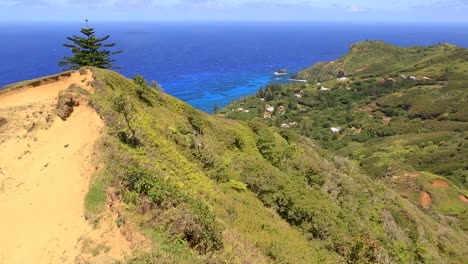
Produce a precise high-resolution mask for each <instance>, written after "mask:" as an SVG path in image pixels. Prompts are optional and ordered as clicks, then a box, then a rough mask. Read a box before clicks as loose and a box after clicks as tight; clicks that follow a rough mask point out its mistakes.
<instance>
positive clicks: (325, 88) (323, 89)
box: [320, 86, 330, 91]
mask: <svg viewBox="0 0 468 264" xmlns="http://www.w3.org/2000/svg"><path fill="white" fill-rule="evenodd" d="M320 91H330V88H327V87H323V86H322V88H320Z"/></svg>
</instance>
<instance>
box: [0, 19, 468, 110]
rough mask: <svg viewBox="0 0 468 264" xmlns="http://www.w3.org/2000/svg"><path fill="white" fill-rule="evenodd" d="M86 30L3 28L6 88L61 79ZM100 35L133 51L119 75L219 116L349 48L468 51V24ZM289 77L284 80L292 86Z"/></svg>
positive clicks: (168, 27)
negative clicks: (72, 38) (69, 42)
mask: <svg viewBox="0 0 468 264" xmlns="http://www.w3.org/2000/svg"><path fill="white" fill-rule="evenodd" d="M81 26H82V25H81V24H70V23H69V24H63V23H61V24H58V23H54V24H52V23H49V24H46V23H44V24H26V23H23V24H18V23H17V24H1V25H0V38H1V39H2V40H3V41H2V42H0V58H1V61H0V87H1V86H3V85H6V84H9V83H13V82H17V81H21V80H25V79H31V78H36V77H40V76H43V75H48V74H53V73H56V72H58V71H60V70H61V69H60V68H59V67H58V66H56V63H57V61H59V60H60V58H61V57H62V56H63V55H66V54H68V51H67V49H66V48H64V47H62V46H61V44H62V43H64V42H65V37H66V36H69V35H72V34H78V32H79V28H80V27H81ZM91 26H92V27H94V28H95V29H96V32H97V34H98V35H102V34H104V33H105V34H111V39H110V40H111V41H114V42H116V43H117V44H118V45H117V47H118V48H121V49H123V50H124V51H125V52H124V53H122V54H120V55H117V56H116V57H115V59H116V60H117V63H116V65H118V66H121V67H122V69H121V70H118V71H119V72H120V73H122V74H124V75H125V76H127V77H132V76H133V75H134V74H141V75H143V76H144V77H145V78H146V79H147V80H156V81H158V82H159V83H160V84H161V85H162V86H163V88H164V90H165V91H166V92H168V93H170V94H172V95H174V96H176V97H178V98H180V99H182V100H184V101H186V102H188V103H190V104H192V105H193V106H195V107H197V108H199V109H201V110H204V111H206V112H211V111H212V109H213V105H214V104H215V103H217V104H218V105H219V106H220V107H223V106H225V105H226V104H228V103H229V102H230V101H232V100H234V99H236V98H239V97H242V96H246V95H248V94H251V93H254V92H255V91H257V90H258V89H259V88H260V87H261V86H264V85H265V84H267V83H268V82H272V81H277V80H275V78H277V76H274V75H273V72H274V71H276V70H278V69H281V68H286V69H288V70H289V72H290V73H295V72H297V71H299V70H300V69H302V68H305V67H309V66H311V65H313V64H314V63H316V62H318V61H328V60H333V59H336V58H337V57H339V56H341V55H343V54H345V53H346V52H347V50H348V47H349V45H351V44H352V43H354V42H357V41H363V40H383V41H386V42H389V43H392V44H396V45H401V46H414V45H434V44H437V43H439V42H450V43H453V44H456V45H459V46H463V47H468V35H466V34H464V32H467V29H468V25H455V24H437V25H423V24H351V23H240V22H239V23H227V22H226V23H176V22H171V23H105V24H91ZM287 78H288V76H284V80H282V81H285V80H286V79H287Z"/></svg>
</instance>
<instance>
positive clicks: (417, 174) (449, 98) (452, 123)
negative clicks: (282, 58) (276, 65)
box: [221, 42, 468, 235]
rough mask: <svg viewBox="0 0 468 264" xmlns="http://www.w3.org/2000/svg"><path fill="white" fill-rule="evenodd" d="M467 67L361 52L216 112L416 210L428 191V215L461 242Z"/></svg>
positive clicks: (403, 52)
mask: <svg viewBox="0 0 468 264" xmlns="http://www.w3.org/2000/svg"><path fill="white" fill-rule="evenodd" d="M390 58H391V59H390ZM467 61H468V51H467V50H465V49H461V48H457V47H455V46H451V45H448V44H441V45H437V46H432V47H414V48H407V49H405V48H399V47H394V46H391V45H388V44H384V43H381V42H363V43H358V44H355V45H353V46H352V47H351V50H350V53H349V54H347V55H346V56H344V57H342V58H340V59H338V60H336V61H334V62H330V63H320V64H318V65H315V66H314V67H312V68H311V69H308V70H304V71H303V72H300V73H299V74H297V76H296V78H305V79H307V80H308V81H309V82H308V84H303V83H301V84H297V83H292V84H287V85H279V84H270V85H267V86H266V87H265V88H262V89H260V91H259V92H258V93H257V94H255V95H253V96H250V97H246V98H243V99H241V100H238V101H235V102H233V103H232V104H231V105H230V106H228V107H227V108H226V109H224V110H222V111H221V113H222V114H223V115H225V116H227V117H230V118H235V119H241V120H257V121H258V122H262V123H264V124H266V125H268V126H271V127H277V129H279V131H280V134H282V135H287V136H290V135H294V136H295V137H297V135H301V136H304V137H307V138H310V139H312V140H314V142H317V143H318V144H319V145H321V147H323V148H325V149H328V150H329V151H331V152H332V153H336V154H337V155H339V156H345V157H348V158H351V159H352V160H354V161H356V163H357V164H359V165H360V167H361V169H363V170H364V171H365V173H366V174H367V175H369V176H370V177H371V178H373V179H374V180H376V181H378V182H380V183H383V184H385V185H386V186H388V187H390V188H392V189H394V190H395V191H397V193H399V194H400V195H401V197H403V198H404V199H406V200H407V201H409V202H411V203H413V204H414V205H416V206H421V205H420V194H421V192H423V191H424V192H427V193H428V194H429V195H430V196H431V198H432V205H431V206H430V209H429V210H428V211H426V213H427V214H428V215H430V216H431V217H432V218H434V219H436V220H438V221H441V220H443V219H445V220H443V221H446V220H447V219H450V220H449V222H448V223H445V224H446V225H449V226H451V227H455V228H457V229H461V230H463V231H461V232H462V233H463V234H464V235H466V233H465V232H466V231H467V230H468V212H467V204H466V194H467V191H466V190H467V187H468V173H467V171H468V147H467V146H466V139H467V136H468V134H467V133H468V132H467V130H468V116H467V113H468V109H467V105H468V104H467V99H468V93H467V87H468V63H467ZM363 67H366V69H363ZM317 81H320V83H317ZM311 82H312V83H311ZM240 108H241V109H248V110H249V111H248V112H246V111H239V110H238V109H240ZM437 181H442V182H444V183H445V184H444V186H443V187H442V188H441V187H440V186H439V187H435V182H437ZM464 198H465V199H464ZM443 221H442V222H443Z"/></svg>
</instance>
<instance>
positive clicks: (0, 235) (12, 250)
mask: <svg viewBox="0 0 468 264" xmlns="http://www.w3.org/2000/svg"><path fill="white" fill-rule="evenodd" d="M91 79H92V76H91V73H90V72H88V74H86V75H80V74H79V73H78V72H76V73H73V74H72V75H71V76H70V77H68V78H64V79H61V80H58V81H57V82H54V83H49V84H45V85H42V86H38V87H25V88H22V89H19V90H14V91H10V92H7V93H4V94H0V116H2V117H5V118H6V120H7V124H6V125H3V126H2V127H0V132H1V133H0V264H16V263H18V264H19V263H39V264H41V263H74V262H75V258H76V257H77V256H78V255H79V253H80V250H81V249H80V247H79V246H78V241H79V239H80V238H82V236H83V235H84V234H86V233H88V232H90V231H91V229H92V228H91V227H90V225H89V224H88V223H86V221H85V219H84V208H83V201H84V196H85V194H86V192H87V190H88V184H89V178H90V175H91V174H92V173H93V172H94V171H95V167H94V165H93V159H94V157H95V156H94V143H95V142H96V140H97V139H98V138H99V137H100V134H101V131H102V128H103V127H104V125H103V122H102V120H101V119H100V117H99V116H98V115H97V113H96V112H95V111H94V110H92V109H91V108H89V107H88V106H86V105H81V106H79V107H77V108H76V109H75V111H74V112H73V114H72V115H71V117H70V118H69V119H68V120H67V121H65V122H64V121H62V120H61V119H60V118H58V117H57V116H56V115H55V114H54V107H55V103H56V97H57V94H58V93H59V91H61V90H64V89H67V88H68V86H69V85H70V84H73V83H76V84H79V85H82V86H85V83H86V81H87V80H91ZM83 80H86V81H83ZM87 88H88V89H90V88H89V86H88V87H87Z"/></svg>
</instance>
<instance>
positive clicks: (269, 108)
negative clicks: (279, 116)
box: [266, 106, 275, 113]
mask: <svg viewBox="0 0 468 264" xmlns="http://www.w3.org/2000/svg"><path fill="white" fill-rule="evenodd" d="M266 110H267V111H268V112H270V113H273V112H274V111H275V108H274V107H273V106H268V107H267V108H266Z"/></svg>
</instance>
